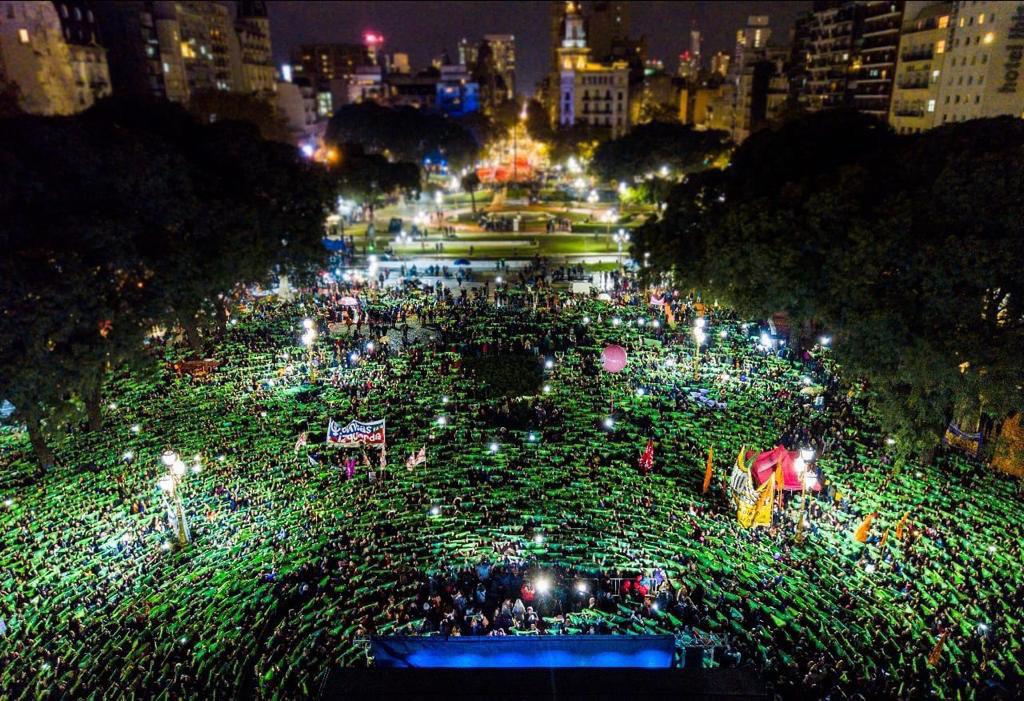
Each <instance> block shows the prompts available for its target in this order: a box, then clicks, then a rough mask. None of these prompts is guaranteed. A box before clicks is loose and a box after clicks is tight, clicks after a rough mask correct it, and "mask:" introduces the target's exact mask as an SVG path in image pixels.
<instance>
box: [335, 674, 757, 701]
mask: <svg viewBox="0 0 1024 701" xmlns="http://www.w3.org/2000/svg"><path fill="white" fill-rule="evenodd" d="M320 698H321V699H325V700H331V701H333V700H335V699H338V700H340V699H385V700H391V699H395V700H397V699H402V700H403V701H409V700H411V699H436V700H437V701H444V700H446V699H482V700H483V701H512V700H513V699H514V700H517V701H518V700H519V699H523V700H524V701H525V700H527V699H550V700H551V701H576V700H577V699H579V700H580V701H583V700H584V699H586V700H588V701H590V700H600V701H604V700H607V701H612V700H614V701H624V699H698V700H701V701H724V700H725V699H730V700H732V701H748V700H749V701H767V699H768V693H767V691H766V689H765V686H764V684H762V683H760V682H759V680H758V679H757V677H756V676H755V675H754V674H753V673H752V672H749V671H747V670H743V669H633V668H604V669H601V668H591V669H588V668H580V667H574V668H566V669H536V668H534V669H509V668H504V669H486V668H479V669H468V668H460V669H452V668H448V669H376V668H371V669H365V668H364V669H357V668H339V669H335V670H332V671H331V673H330V674H329V675H328V676H327V679H326V681H325V682H324V685H323V687H322V688H321V689H320Z"/></svg>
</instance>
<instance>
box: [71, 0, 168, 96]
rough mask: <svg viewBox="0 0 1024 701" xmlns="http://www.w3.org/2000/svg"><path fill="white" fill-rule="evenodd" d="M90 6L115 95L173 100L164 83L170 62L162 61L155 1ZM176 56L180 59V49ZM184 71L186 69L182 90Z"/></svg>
mask: <svg viewBox="0 0 1024 701" xmlns="http://www.w3.org/2000/svg"><path fill="white" fill-rule="evenodd" d="M90 4H91V6H92V11H93V14H94V15H95V17H96V23H97V26H98V29H99V43H100V44H102V45H103V46H104V47H105V48H106V51H107V65H108V66H109V69H110V82H111V85H112V86H113V91H114V94H115V95H136V96H142V95H147V96H151V97H157V98H165V99H166V98H169V97H170V96H169V95H168V92H167V86H166V83H165V80H164V75H165V70H164V66H165V64H166V63H167V62H166V61H162V60H161V43H160V37H159V35H158V33H157V21H156V8H155V7H154V3H153V2H152V1H151V0H95V1H94V2H92V3H90ZM175 24H176V23H175ZM179 44H180V40H179ZM171 48H173V47H171ZM174 54H175V55H179V56H180V48H178V49H177V50H175V51H174ZM183 71H184V68H182V76H181V81H182V90H183V89H184V73H183ZM171 99H173V98H171Z"/></svg>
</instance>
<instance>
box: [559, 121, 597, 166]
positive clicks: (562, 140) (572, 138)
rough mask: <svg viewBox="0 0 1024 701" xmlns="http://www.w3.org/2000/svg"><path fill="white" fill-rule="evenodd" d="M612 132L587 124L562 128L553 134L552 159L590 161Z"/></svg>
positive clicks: (581, 123) (576, 124)
mask: <svg viewBox="0 0 1024 701" xmlns="http://www.w3.org/2000/svg"><path fill="white" fill-rule="evenodd" d="M610 135H611V130H610V129H609V128H608V127H599V126H594V125H592V124H588V123H587V122H576V123H575V124H573V125H572V126H563V127H560V128H558V129H556V130H554V132H553V133H552V137H551V144H550V157H551V160H552V161H554V162H561V161H565V160H568V159H569V158H570V157H573V156H575V157H579V158H583V159H584V160H588V159H589V157H590V156H591V155H592V154H593V152H594V149H596V148H597V146H598V145H599V144H600V143H601V142H602V141H605V140H607V139H608V137H609V136H610Z"/></svg>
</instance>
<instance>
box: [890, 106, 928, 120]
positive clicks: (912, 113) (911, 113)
mask: <svg viewBox="0 0 1024 701" xmlns="http://www.w3.org/2000/svg"><path fill="white" fill-rule="evenodd" d="M892 113H893V114H894V115H896V116H897V117H918V118H920V117H923V116H924V110H923V109H920V108H918V107H900V108H899V109H895V110H893V111H892Z"/></svg>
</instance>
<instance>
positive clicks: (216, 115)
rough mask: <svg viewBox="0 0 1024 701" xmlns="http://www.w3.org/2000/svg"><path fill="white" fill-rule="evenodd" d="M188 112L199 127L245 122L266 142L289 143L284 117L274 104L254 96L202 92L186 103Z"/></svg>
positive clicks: (221, 91) (209, 91)
mask: <svg viewBox="0 0 1024 701" xmlns="http://www.w3.org/2000/svg"><path fill="white" fill-rule="evenodd" d="M188 110H189V112H191V113H192V114H193V115H195V117H196V119H197V120H198V121H199V122H200V123H201V124H213V123H215V122H248V123H249V124H253V125H255V126H256V128H257V129H259V131H260V136H262V137H263V138H264V139H267V140H268V141H280V142H282V143H290V142H291V141H292V137H291V133H290V132H289V130H288V123H287V121H286V120H285V119H284V117H282V116H281V115H280V114H279V113H278V112H277V111H276V110H275V109H274V106H273V104H271V103H270V102H268V101H267V100H264V99H261V98H259V97H257V96H256V95H250V94H246V93H237V92H227V91H225V90H202V91H199V92H197V93H195V94H193V95H192V97H191V98H190V99H189V103H188Z"/></svg>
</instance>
